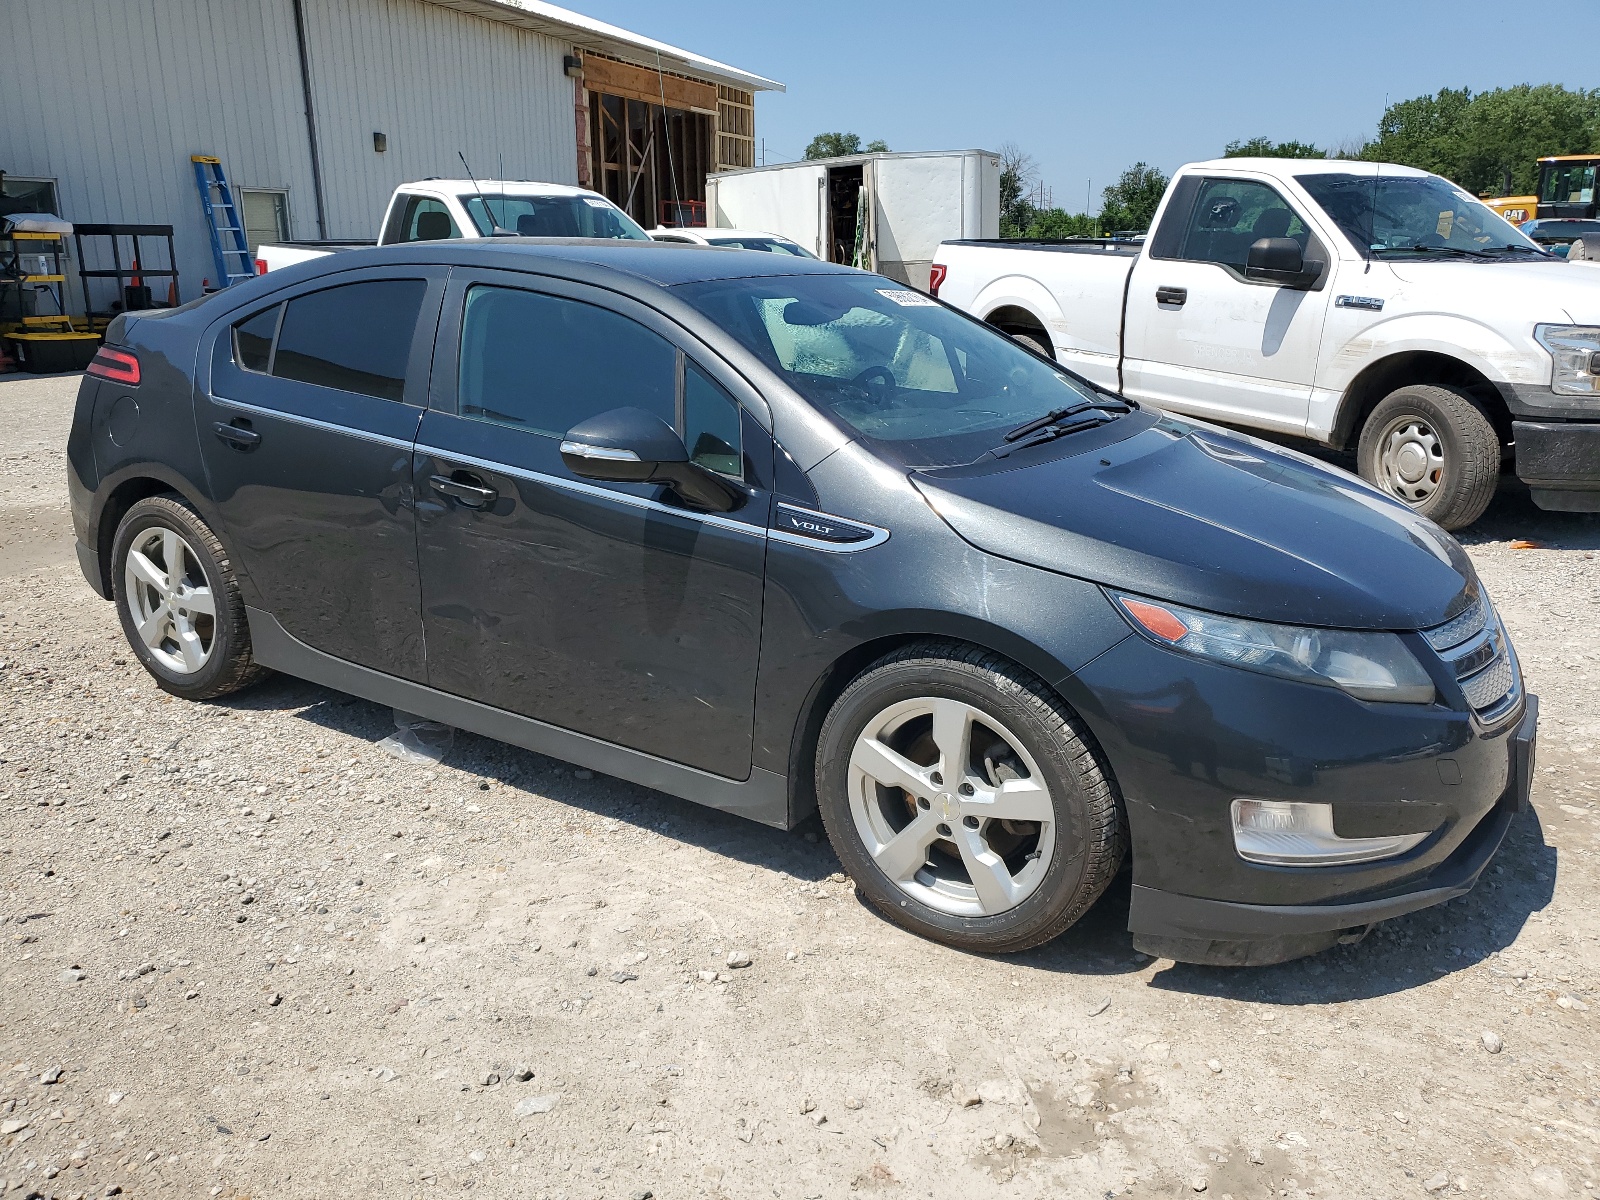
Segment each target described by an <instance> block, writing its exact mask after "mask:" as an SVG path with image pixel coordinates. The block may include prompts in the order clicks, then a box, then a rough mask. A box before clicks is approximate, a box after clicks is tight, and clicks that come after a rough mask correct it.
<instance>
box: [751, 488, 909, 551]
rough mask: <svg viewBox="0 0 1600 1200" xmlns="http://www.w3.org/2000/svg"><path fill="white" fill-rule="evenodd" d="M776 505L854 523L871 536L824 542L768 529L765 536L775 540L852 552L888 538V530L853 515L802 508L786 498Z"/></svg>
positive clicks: (797, 534) (823, 517)
mask: <svg viewBox="0 0 1600 1200" xmlns="http://www.w3.org/2000/svg"><path fill="white" fill-rule="evenodd" d="M777 507H779V508H786V509H788V510H789V511H790V512H796V513H800V514H801V515H803V516H807V517H819V518H821V519H822V520H824V521H842V522H843V523H844V524H846V525H854V526H856V527H857V528H859V529H866V530H870V531H871V534H872V536H871V537H868V538H863V539H862V540H861V541H859V542H825V541H823V540H821V539H820V538H809V537H806V536H805V535H804V534H799V533H790V532H789V531H788V530H786V529H769V530H768V531H767V536H768V537H769V538H771V539H772V540H773V541H775V542H785V543H787V544H788V545H791V546H804V547H806V548H807V549H809V550H823V551H826V552H827V553H829V554H854V553H856V552H857V551H858V550H871V549H872V548H873V547H874V546H881V545H883V544H884V543H885V542H887V541H888V540H889V531H888V530H887V529H883V528H881V527H880V526H877V525H870V524H868V523H867V522H866V521H858V520H856V519H855V518H854V517H841V516H839V515H838V514H837V513H826V512H821V511H819V510H817V509H815V508H802V507H801V506H800V505H798V504H790V503H789V502H788V501H787V500H781V501H779V502H778V505H777Z"/></svg>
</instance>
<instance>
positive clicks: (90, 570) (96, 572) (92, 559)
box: [72, 541, 111, 600]
mask: <svg viewBox="0 0 1600 1200" xmlns="http://www.w3.org/2000/svg"><path fill="white" fill-rule="evenodd" d="M72 548H73V549H74V550H76V551H77V552H78V570H80V571H82V572H83V577H84V578H85V579H86V580H88V581H89V586H90V587H92V588H93V589H94V594H95V595H96V596H99V597H100V599H102V600H109V599H111V597H110V596H108V595H106V589H105V582H104V581H103V580H102V579H101V578H100V556H99V555H98V554H96V553H95V552H94V548H93V547H91V546H86V545H84V544H83V543H82V542H77V541H75V542H73V544H72Z"/></svg>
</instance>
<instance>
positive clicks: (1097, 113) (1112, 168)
mask: <svg viewBox="0 0 1600 1200" xmlns="http://www.w3.org/2000/svg"><path fill="white" fill-rule="evenodd" d="M560 2H564V3H566V4H567V5H568V7H572V8H576V9H579V10H581V11H583V12H586V13H589V14H590V15H592V16H595V17H599V18H600V19H601V20H605V21H610V22H612V23H614V24H617V25H621V26H624V27H625V28H628V29H633V30H636V31H638V32H640V33H644V34H648V35H650V36H653V37H657V38H660V39H662V40H663V41H667V42H671V43H674V44H676V45H679V46H683V47H685V48H686V49H690V50H694V51H696V52H698V53H701V54H707V55H710V56H711V57H713V58H718V59H721V60H723V61H724V62H729V63H732V64H734V65H736V66H739V67H742V68H744V69H746V70H749V71H754V72H756V73H757V74H760V75H765V76H767V77H768V78H772V79H778V80H781V81H782V82H784V83H785V84H787V85H788V88H789V90H788V93H787V94H778V95H774V94H764V95H762V96H761V97H760V98H759V99H758V100H757V102H756V133H757V135H758V137H762V138H765V139H766V144H767V157H768V161H769V162H778V161H782V160H785V159H792V158H798V157H799V156H800V154H801V152H802V150H803V149H804V147H805V144H806V143H807V142H808V141H809V140H810V139H811V136H812V135H813V134H815V133H819V132H823V131H825V130H835V129H838V130H846V131H852V132H855V133H859V134H860V135H861V137H862V140H863V141H870V140H871V139H872V138H874V137H881V138H883V139H885V140H886V141H887V142H888V143H889V145H890V147H891V148H892V149H895V150H927V149H958V148H966V147H980V148H983V149H989V150H994V149H998V148H999V147H1000V144H1001V143H1002V142H1006V141H1012V142H1015V143H1017V144H1018V145H1019V146H1021V147H1022V148H1023V149H1025V150H1027V151H1028V152H1029V153H1031V154H1032V155H1033V156H1034V158H1035V159H1037V160H1038V162H1039V165H1040V167H1041V168H1042V172H1043V176H1044V179H1045V181H1046V182H1047V183H1048V184H1050V185H1051V186H1052V188H1053V190H1054V200H1055V203H1057V204H1059V205H1061V206H1062V207H1065V208H1069V209H1072V210H1077V209H1081V208H1082V207H1083V203H1084V194H1085V186H1086V183H1087V182H1088V181H1090V180H1092V181H1093V190H1094V204H1093V207H1094V208H1095V209H1096V210H1098V208H1099V193H1100V189H1101V188H1102V187H1104V186H1105V185H1106V184H1107V183H1109V182H1111V181H1112V180H1113V179H1114V178H1115V176H1116V175H1117V174H1118V173H1119V172H1120V171H1121V170H1122V169H1123V168H1124V167H1126V166H1128V165H1129V164H1130V163H1133V162H1134V161H1136V160H1139V159H1143V160H1145V161H1147V162H1150V163H1153V164H1155V165H1156V166H1159V167H1161V168H1163V169H1164V170H1167V171H1171V170H1172V169H1173V168H1175V167H1177V166H1179V165H1181V164H1182V163H1184V162H1189V161H1192V160H1194V159H1200V158H1209V157H1212V156H1215V155H1217V154H1220V153H1221V152H1222V147H1223V145H1224V144H1226V143H1227V142H1229V141H1231V140H1233V139H1235V138H1248V137H1252V136H1255V135H1257V134H1265V135H1267V136H1270V137H1273V138H1276V139H1289V138H1299V139H1301V140H1303V141H1310V142H1314V143H1316V144H1317V145H1319V146H1328V145H1337V144H1339V143H1341V142H1343V141H1346V140H1353V139H1358V138H1360V137H1363V136H1369V135H1370V134H1371V133H1372V132H1373V130H1374V129H1375V128H1376V125H1377V121H1378V117H1379V116H1380V115H1381V114H1382V112H1383V105H1384V97H1385V95H1388V96H1390V97H1391V98H1393V99H1395V100H1400V99H1405V98H1408V97H1411V96H1417V95H1421V94H1423V93H1425V92H1434V91H1437V90H1438V89H1439V88H1441V87H1463V86H1465V87H1471V88H1473V89H1474V90H1483V89H1488V88H1493V87H1497V86H1504V85H1508V84H1515V83H1525V82H1526V83H1562V84H1565V85H1567V86H1568V87H1595V86H1600V59H1597V58H1596V57H1595V53H1594V38H1593V37H1592V36H1587V35H1585V34H1584V32H1583V30H1584V28H1585V26H1586V24H1587V22H1586V21H1584V20H1579V19H1578V15H1579V13H1580V12H1581V11H1582V10H1584V9H1585V8H1587V7H1588V4H1589V3H1590V2H1592V0H1585V2H1584V3H1579V4H1575V5H1568V6H1564V7H1563V6H1558V7H1557V8H1555V9H1550V10H1549V11H1550V12H1551V13H1552V14H1553V13H1556V12H1561V13H1564V14H1565V15H1564V16H1561V17H1555V16H1551V17H1548V18H1546V17H1540V16H1538V15H1536V14H1537V13H1538V11H1540V10H1539V9H1538V8H1537V6H1535V7H1529V6H1527V5H1517V4H1510V3H1506V2H1505V0H1500V2H1498V3H1488V2H1486V0H1450V2H1442V0H1386V2H1381V3H1380V2H1375V0H1338V2H1337V3H1310V2H1307V0H1276V2H1268V0H1220V2H1218V0H1209V2H1206V0H1188V2H1182V3H1180V2H1172V0H1145V2H1142V3H1141V2H1136V0H1127V2H1124V3H1122V4H1120V5H1116V4H1105V3H1097V4H1086V3H1079V2H1078V0H1061V2H1058V3H1053V4H1052V3H1043V2H1039V0H987V2H985V3H974V2H970V0H969V2H964V3H963V2H957V0H920V2H913V0H850V2H846V0H791V2H790V3H785V4H774V3H772V2H771V0H757V2H756V3H749V2H746V3H743V4H729V3H721V2H715V0H714V2H709V3H708V2H707V0H699V2H698V3H694V4H663V3H661V2H660V0H560Z"/></svg>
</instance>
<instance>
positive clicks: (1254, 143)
mask: <svg viewBox="0 0 1600 1200" xmlns="http://www.w3.org/2000/svg"><path fill="white" fill-rule="evenodd" d="M1222 157H1223V158H1327V157H1328V155H1327V152H1326V151H1324V150H1319V149H1318V148H1317V147H1316V146H1313V145H1312V144H1311V143H1310V142H1275V141H1273V140H1272V139H1271V138H1266V137H1253V138H1250V139H1248V140H1247V141H1242V142H1229V143H1228V144H1227V145H1226V146H1224V147H1223V150H1222Z"/></svg>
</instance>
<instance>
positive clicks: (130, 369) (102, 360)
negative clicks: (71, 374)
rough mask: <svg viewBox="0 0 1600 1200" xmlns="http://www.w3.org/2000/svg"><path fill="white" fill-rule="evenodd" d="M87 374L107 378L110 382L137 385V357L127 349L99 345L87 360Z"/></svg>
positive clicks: (130, 385)
mask: <svg viewBox="0 0 1600 1200" xmlns="http://www.w3.org/2000/svg"><path fill="white" fill-rule="evenodd" d="M89 374H91V375H98V376H99V377H100V378H101V379H109V380H111V382H112V383H125V384H127V385H128V386H129V387H138V386H139V359H138V357H137V356H136V355H134V354H131V353H129V352H128V351H127V350H118V349H117V348H116V347H115V346H101V347H100V349H98V350H96V351H95V355H94V358H93V359H92V360H90V362H89Z"/></svg>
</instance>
